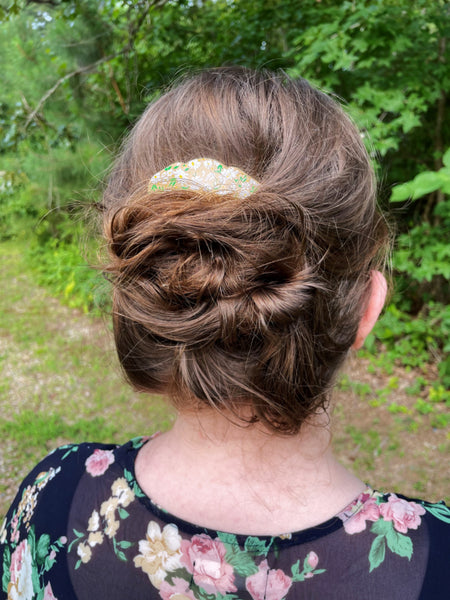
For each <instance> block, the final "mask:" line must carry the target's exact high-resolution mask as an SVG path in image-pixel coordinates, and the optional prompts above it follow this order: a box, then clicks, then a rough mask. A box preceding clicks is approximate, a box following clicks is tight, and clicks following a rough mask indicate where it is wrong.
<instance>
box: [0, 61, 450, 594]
mask: <svg viewBox="0 0 450 600" xmlns="http://www.w3.org/2000/svg"><path fill="white" fill-rule="evenodd" d="M102 208H103V217H104V234H105V238H106V241H107V244H108V249H109V262H108V264H107V266H106V268H105V271H106V272H107V274H108V275H109V277H110V279H111V280H112V283H113V320H114V332H115V340H116V345H117V351H118V355H119V359H120V361H121V364H122V367H123V369H124V372H125V375H126V377H127V378H128V380H129V382H130V383H131V385H133V386H134V387H135V388H136V389H138V390H142V391H146V392H157V393H162V394H165V395H166V396H167V397H168V399H169V400H170V401H171V402H172V403H173V404H174V405H175V407H176V408H177V411H178V417H177V419H176V422H175V424H174V426H173V428H172V429H171V430H170V431H168V432H166V433H164V434H159V435H154V436H152V437H151V438H138V439H135V440H132V441H131V442H129V443H127V444H125V445H124V446H120V447H116V446H114V445H111V446H105V445H101V444H81V445H69V446H66V447H63V448H60V449H58V450H57V451H56V452H55V453H53V454H52V455H50V456H49V457H47V458H46V459H45V460H44V461H43V462H42V463H41V464H40V465H38V466H37V467H36V469H35V470H34V471H33V472H32V473H31V474H30V475H29V477H28V478H27V479H26V480H25V482H24V483H23V484H22V487H21V489H20V490H19V494H18V496H17V499H16V501H15V502H14V504H13V506H12V507H11V509H10V511H9V513H8V516H7V519H6V522H5V525H4V527H3V531H2V534H1V541H2V544H3V545H2V546H1V548H2V551H3V596H2V597H8V598H34V597H36V598H45V599H50V598H57V599H58V600H61V599H67V598H83V599H84V598H95V599H99V598H108V600H114V599H119V598H120V599H122V598H133V599H138V598H139V599H140V598H163V600H169V599H171V600H181V599H187V598H189V599H191V600H195V599H199V600H200V599H201V600H213V599H215V598H218V599H224V598H229V599H237V598H240V599H242V600H244V599H253V600H262V599H266V600H281V599H282V598H288V599H291V598H292V599H297V598H298V599H300V598H302V599H303V598H315V599H325V598H338V599H341V598H342V599H349V598H359V597H361V596H364V597H365V598H389V599H391V598H392V599H405V600H406V599H408V600H411V599H413V598H422V599H423V598H427V599H428V598H430V599H431V598H433V599H437V598H448V596H449V594H450V580H449V576H448V574H447V573H446V571H445V568H444V565H445V561H446V556H448V551H449V549H450V548H449V546H450V543H449V535H448V533H449V522H450V513H449V511H448V509H447V508H446V507H445V506H444V505H443V504H437V505H431V504H429V503H427V502H424V501H421V500H408V499H406V498H404V497H401V496H397V495H395V494H382V493H381V492H377V491H374V490H372V489H371V488H370V487H368V486H367V485H366V484H364V483H363V482H362V481H360V480H359V479H358V478H357V477H356V476H355V475H353V474H352V473H350V472H348V471H347V470H346V469H344V468H343V467H342V466H341V465H340V463H339V462H338V461H337V459H336V458H335V457H334V456H333V454H332V451H331V448H330V432H329V403H330V390H331V388H332V385H333V381H334V378H335V375H336V373H337V371H338V369H339V367H340V366H341V364H342V363H343V361H344V360H345V357H346V355H347V353H348V351H349V350H350V349H351V348H359V347H361V345H362V344H363V342H364V339H365V337H366V336H367V334H368V333H369V332H370V331H371V329H372V327H373V325H374V323H375V322H376V320H377V317H378V315H379V313H380V311H381V309H382V307H383V303H384V299H385V294H386V282H385V279H384V277H383V275H382V273H381V272H380V271H379V270H378V269H380V268H382V266H383V263H384V260H385V254H386V251H387V247H388V232H387V229H386V225H385V223H384V221H383V218H382V217H381V215H380V214H379V213H378V211H377V208H376V202H375V185H374V176H373V172H372V169H371V166H370V162H369V159H368V156H367V154H366V151H365V149H364V146H363V144H362V142H361V138H360V135H359V133H358V131H357V130H356V128H355V127H354V126H353V124H352V123H351V122H350V121H349V119H348V118H347V117H346V116H345V114H344V113H343V112H342V110H341V109H340V108H339V107H338V106H337V105H336V103H335V102H334V101H332V100H331V99H330V98H329V97H327V96H326V95H324V94H323V93H321V92H319V91H317V90H315V89H313V88H312V87H311V86H310V85H309V84H308V83H307V82H306V81H302V80H301V81H291V80H289V79H288V78H287V77H285V76H284V75H274V74H272V73H268V72H253V71H249V70H246V69H241V68H225V69H215V70H211V71H207V72H205V73H202V74H200V75H198V76H196V77H193V78H192V79H189V80H187V81H185V82H184V83H182V84H181V85H180V86H178V87H176V88H174V89H172V90H171V91H169V92H168V93H167V94H165V95H164V96H162V97H161V98H160V99H159V100H157V101H156V102H155V103H153V104H151V105H150V106H149V107H148V108H147V110H146V111H145V113H144V115H143V116H142V117H141V119H140V120H139V122H138V123H137V125H136V126H135V128H134V129H133V131H132V133H131V135H130V136H129V138H128V140H127V141H126V143H125V144H124V147H123V150H122V152H121V154H120V156H119V158H118V159H117V161H116V164H115V166H114V169H113V171H112V174H111V176H110V178H109V182H108V186H107V189H106V191H105V194H104V199H103V203H102ZM149 428H151V425H149Z"/></svg>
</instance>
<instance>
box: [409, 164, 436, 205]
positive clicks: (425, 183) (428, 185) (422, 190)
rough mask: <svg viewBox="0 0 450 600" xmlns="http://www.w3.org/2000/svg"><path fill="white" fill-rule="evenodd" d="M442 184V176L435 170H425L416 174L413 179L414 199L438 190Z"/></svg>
mask: <svg viewBox="0 0 450 600" xmlns="http://www.w3.org/2000/svg"><path fill="white" fill-rule="evenodd" d="M440 185H441V178H440V177H439V175H438V174H437V173H434V172H433V171H425V172H424V173H419V175H416V176H415V177H414V179H413V181H412V188H413V190H414V192H413V200H416V199H417V198H421V197H422V196H425V195H426V194H430V193H431V192H434V191H435V190H438V189H439V187H440Z"/></svg>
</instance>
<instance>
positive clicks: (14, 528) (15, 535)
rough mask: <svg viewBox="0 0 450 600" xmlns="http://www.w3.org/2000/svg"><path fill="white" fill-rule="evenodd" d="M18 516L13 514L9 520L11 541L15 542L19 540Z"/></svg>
mask: <svg viewBox="0 0 450 600" xmlns="http://www.w3.org/2000/svg"><path fill="white" fill-rule="evenodd" d="M18 525H19V517H18V516H17V514H15V515H14V517H13V519H12V521H11V542H13V543H16V544H17V542H18V541H19V537H20V533H19V527H18Z"/></svg>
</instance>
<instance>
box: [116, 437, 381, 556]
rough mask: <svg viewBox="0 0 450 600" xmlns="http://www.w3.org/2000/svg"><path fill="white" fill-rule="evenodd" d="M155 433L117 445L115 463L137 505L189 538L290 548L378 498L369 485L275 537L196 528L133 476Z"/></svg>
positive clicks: (338, 526)
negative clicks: (329, 512) (326, 514)
mask: <svg viewBox="0 0 450 600" xmlns="http://www.w3.org/2000/svg"><path fill="white" fill-rule="evenodd" d="M158 433H159V432H157V433H155V434H154V435H153V436H148V437H147V436H145V437H144V436H143V437H138V438H133V439H132V440H130V441H129V442H127V443H125V444H124V445H123V446H119V448H118V453H119V456H117V459H118V460H117V462H118V463H119V464H120V465H121V466H123V467H124V468H126V469H127V470H128V472H129V473H130V474H131V477H132V480H133V483H134V485H135V486H136V488H137V490H138V491H139V494H137V495H136V497H137V500H139V502H140V503H141V504H143V505H144V506H145V507H146V508H147V509H148V510H150V511H151V512H152V513H153V514H155V515H156V516H157V517H158V518H159V519H161V521H163V522H165V523H167V524H169V523H170V524H174V525H176V526H177V528H178V529H179V530H180V531H183V532H186V533H188V534H190V535H200V534H206V535H208V536H210V537H212V538H215V537H217V533H218V532H220V533H225V534H227V535H230V536H233V537H234V538H235V541H236V543H238V544H242V543H244V542H245V540H247V539H248V538H254V539H255V540H262V541H270V540H274V539H276V540H277V546H280V545H286V546H291V545H295V544H300V543H306V542H312V541H314V540H317V539H319V538H321V537H324V536H326V535H329V534H331V533H333V532H335V531H338V530H339V529H342V528H343V526H344V523H345V522H346V521H347V520H348V519H350V518H351V517H353V516H354V515H355V514H357V513H358V512H359V511H360V510H362V509H363V507H364V505H365V504H366V502H368V501H369V500H370V499H371V498H374V497H376V496H379V495H381V494H380V492H377V491H375V490H373V489H372V488H371V487H370V486H367V487H366V489H365V490H364V491H363V492H361V493H360V494H359V495H358V496H357V497H356V498H355V499H354V500H353V501H352V502H351V503H350V504H349V505H347V506H346V507H345V508H343V509H342V511H341V512H339V513H338V514H336V515H335V516H333V517H331V518H330V519H327V520H326V521H324V522H323V523H320V524H318V525H315V526H313V527H309V528H306V529H301V530H298V531H293V532H287V533H280V534H278V535H253V534H241V533H234V532H232V531H230V532H228V531H222V530H219V529H209V528H207V527H203V526H201V525H197V524H196V523H193V522H190V521H186V520H184V519H181V518H180V517H177V516H176V515H174V514H172V513H170V512H168V511H167V510H165V509H164V508H163V507H161V506H159V505H158V504H157V503H156V502H154V501H153V500H152V499H151V498H150V497H149V496H148V495H147V494H146V493H145V492H144V491H143V490H142V489H141V487H140V485H139V483H138V481H137V478H136V473H135V460H136V456H137V453H138V451H139V450H140V449H141V448H142V446H143V445H144V444H146V443H147V442H149V441H150V440H151V439H152V438H154V437H155V436H156V435H158Z"/></svg>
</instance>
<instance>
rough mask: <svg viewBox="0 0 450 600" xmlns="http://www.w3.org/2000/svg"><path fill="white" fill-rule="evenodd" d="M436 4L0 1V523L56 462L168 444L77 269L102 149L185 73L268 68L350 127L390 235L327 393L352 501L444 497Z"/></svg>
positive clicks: (91, 274) (105, 152) (85, 252)
mask: <svg viewBox="0 0 450 600" xmlns="http://www.w3.org/2000/svg"><path fill="white" fill-rule="evenodd" d="M449 56H450V5H449V3H448V2H447V1H446V0H372V1H369V0H358V1H357V2H356V1H344V2H342V1H337V0H301V1H300V0H298V1H290V2H288V1H283V0H265V1H258V0H177V1H174V0H153V1H152V0H139V1H137V2H131V1H125V0H99V1H92V0H49V1H33V0H28V1H21V0H9V1H8V0H0V66H1V85H0V251H1V255H2V259H3V260H2V263H1V264H2V266H1V269H0V277H1V281H0V286H1V289H2V292H1V294H0V311H1V312H0V368H1V369H2V376H1V378H0V434H1V437H2V444H1V446H0V473H1V476H0V515H1V514H2V512H3V511H4V508H5V506H6V505H7V504H8V502H9V501H10V500H11V497H12V494H13V493H14V489H15V488H16V486H17V483H18V481H20V480H21V478H22V477H23V476H24V474H25V473H26V471H27V470H28V469H29V468H30V466H31V465H32V464H33V463H34V462H36V460H38V459H39V458H40V457H42V456H43V455H45V453H46V452H47V451H48V450H50V449H52V448H54V447H55V446H56V445H58V444H61V443H65V442H67V441H81V440H86V439H95V440H96V441H116V442H125V441H126V440H127V439H128V438H129V437H132V436H133V435H138V434H147V433H151V432H152V431H154V430H155V429H158V428H165V427H168V426H169V424H170V422H171V419H172V415H171V412H170V410H169V409H168V408H167V407H166V405H165V404H164V402H163V401H162V400H161V399H159V398H154V397H153V398H150V397H148V396H143V395H137V394H135V393H134V392H132V391H131V390H130V389H129V388H128V387H127V386H126V385H125V384H124V383H122V380H121V376H120V372H119V369H118V366H117V363H116V359H115V357H114V353H113V351H112V349H111V340H110V334H109V330H110V327H109V322H108V318H107V314H108V290H107V284H106V282H104V281H103V280H102V279H101V277H99V275H98V273H97V271H96V270H95V269H92V268H90V265H92V264H95V262H96V261H97V254H98V249H99V247H100V243H99V240H98V238H97V237H96V233H95V227H96V220H95V214H94V213H93V212H89V211H87V207H88V206H89V205H90V204H91V203H92V202H95V201H96V200H98V199H99V197H100V193H101V185H102V183H101V182H102V179H104V177H105V174H106V171H107V168H108V166H109V165H110V163H111V160H112V157H113V156H114V153H115V151H116V150H117V148H118V145H119V143H120V140H121V138H122V137H123V135H124V134H125V133H126V132H127V130H129V128H130V126H131V125H132V124H133V122H134V121H135V119H136V118H137V117H138V116H139V115H140V114H141V112H142V111H143V109H144V107H145V106H146V104H147V103H148V102H150V101H151V100H153V99H155V98H156V97H158V95H159V94H160V93H161V91H162V90H163V89H164V88H165V87H166V86H168V85H169V84H170V83H171V82H172V81H173V80H174V79H176V78H177V77H180V76H183V75H185V74H186V73H189V72H191V71H193V70H196V69H201V68H205V67H211V66H219V65H227V64H239V65H245V66H249V67H265V68H268V69H283V70H285V71H286V72H287V73H288V74H289V75H291V76H293V77H298V76H301V77H305V78H307V79H308V80H310V81H311V82H312V83H313V84H315V85H317V86H319V87H320V88H322V89H323V90H325V91H327V92H329V93H331V94H333V95H334V96H335V97H337V98H338V99H340V100H341V101H342V102H343V103H344V106H345V109H346V110H347V111H348V112H349V113H350V115H351V116H352V117H353V119H354V120H355V121H356V122H357V124H358V126H359V127H360V129H361V132H362V136H363V137H364V140H365V142H366V143H367V148H368V150H369V153H370V156H371V157H372V159H373V162H374V166H375V169H376V171H377V175H378V180H379V201H380V204H381V205H382V207H383V208H384V210H385V211H387V214H388V219H389V220H390V222H391V224H392V226H393V229H394V230H395V232H396V242H395V249H394V252H393V257H392V273H393V281H394V292H393V294H392V296H391V299H390V303H389V305H388V306H387V308H386V310H385V312H384V315H383V316H382V318H381V319H380V322H379V323H378V325H377V327H376V330H375V332H374V333H373V334H372V335H371V336H370V338H369V339H368V342H367V344H366V348H365V350H363V351H362V352H361V353H359V356H358V357H357V360H356V359H355V358H352V359H351V362H350V364H349V366H348V368H347V372H346V373H344V374H343V375H342V377H341V379H340V381H339V384H338V388H337V392H336V395H335V410H334V412H335V421H336V425H335V430H334V444H335V446H336V450H337V451H338V452H339V454H340V455H341V457H342V460H343V462H344V463H345V464H347V465H348V466H353V468H354V469H355V470H356V471H357V472H358V474H359V475H360V476H361V477H363V478H364V477H365V478H366V480H367V481H368V482H369V483H371V484H372V485H376V486H379V487H384V488H385V489H387V488H389V491H396V490H397V488H398V490H399V491H402V492H403V493H408V494H410V495H412V496H414V495H417V496H426V497H427V498H428V499H433V500H437V499H440V498H442V497H447V500H448V499H449V498H450V480H449V475H448V468H445V466H446V461H448V451H449V448H450V434H449V430H450V427H449V426H450V414H449V407H450V391H449V388H450V358H449V353H448V350H449V349H450V341H449V333H450V306H449V302H448V300H449V291H450V285H449V279H450V150H449V149H448V148H449V147H450V121H449V118H448V117H449V108H450V95H449V94H450V68H449Z"/></svg>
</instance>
